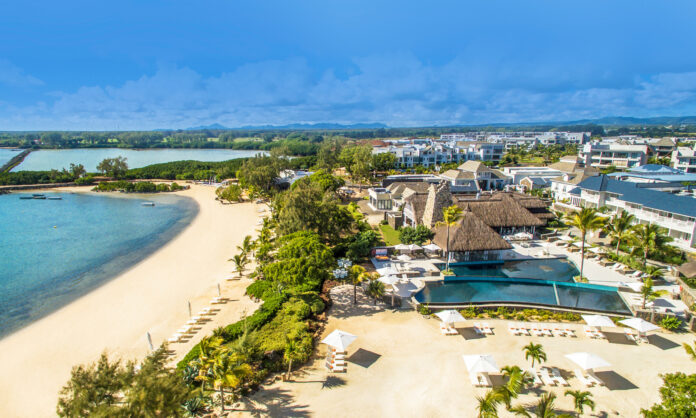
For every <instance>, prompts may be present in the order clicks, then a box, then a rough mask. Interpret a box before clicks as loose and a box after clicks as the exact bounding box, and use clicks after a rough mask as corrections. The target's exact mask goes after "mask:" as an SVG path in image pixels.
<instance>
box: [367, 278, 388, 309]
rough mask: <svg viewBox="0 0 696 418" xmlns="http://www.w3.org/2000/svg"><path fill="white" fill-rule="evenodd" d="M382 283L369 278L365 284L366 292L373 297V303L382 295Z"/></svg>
mask: <svg viewBox="0 0 696 418" xmlns="http://www.w3.org/2000/svg"><path fill="white" fill-rule="evenodd" d="M384 293H385V292H384V283H382V282H380V281H379V280H370V282H369V283H368V284H367V294H368V295H370V297H372V299H374V302H375V305H376V304H377V300H378V299H380V298H382V297H383V296H384Z"/></svg>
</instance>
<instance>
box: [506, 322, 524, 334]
mask: <svg viewBox="0 0 696 418" xmlns="http://www.w3.org/2000/svg"><path fill="white" fill-rule="evenodd" d="M508 331H509V332H510V334H512V335H522V330H521V329H519V328H518V327H517V325H515V324H514V323H512V322H508Z"/></svg>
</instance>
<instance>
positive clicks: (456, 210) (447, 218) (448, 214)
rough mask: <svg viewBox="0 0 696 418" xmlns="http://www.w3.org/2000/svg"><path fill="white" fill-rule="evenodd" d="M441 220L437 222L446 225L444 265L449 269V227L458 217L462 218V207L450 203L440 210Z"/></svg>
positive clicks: (454, 223)
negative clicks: (445, 257)
mask: <svg viewBox="0 0 696 418" xmlns="http://www.w3.org/2000/svg"><path fill="white" fill-rule="evenodd" d="M442 218H443V220H442V222H439V223H438V224H440V225H447V248H446V250H445V252H446V253H447V262H446V266H445V270H449V262H450V251H449V247H450V227H452V226H454V225H456V224H457V222H459V220H460V219H462V208H460V207H459V206H457V205H452V206H450V207H447V208H445V209H444V211H443V212H442Z"/></svg>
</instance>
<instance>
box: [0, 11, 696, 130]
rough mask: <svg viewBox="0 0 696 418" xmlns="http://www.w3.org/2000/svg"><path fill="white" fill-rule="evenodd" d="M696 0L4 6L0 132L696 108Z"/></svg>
mask: <svg viewBox="0 0 696 418" xmlns="http://www.w3.org/2000/svg"><path fill="white" fill-rule="evenodd" d="M695 12H696V3H694V2H693V1H669V2H657V1H643V0H632V1H619V0H612V1H606V0H603V1H591V0H585V1H570V0H552V1H537V0H526V1H520V0H509V1H503V0H459V1H447V0H434V1H430V2H422V1H418V2H415V1H414V2H411V1H404V0H402V1H374V0H372V1H362V0H351V1H332V0H323V1H287V0H285V1H272V0H264V1H258V0H257V1H234V0H225V1H215V0H211V1H205V0H201V1H196V2H194V1H177V0H166V1H159V0H139V1H128V0H123V1H119V2H108V3H107V2H99V1H93V0H92V1H72V0H65V1H62V2H55V1H33V2H12V3H11V4H10V5H6V4H5V5H3V6H0V130H47V129H68V130H83V129H86V130H114V129H157V128H186V127H189V126H198V125H207V124H211V123H220V124H223V125H225V126H230V127H238V126H244V125H265V124H274V125H280V124H287V123H316V122H339V123H358V122H383V123H386V124H388V125H390V126H424V125H451V124H479V123H495V122H519V121H549V120H577V119H583V118H594V117H602V116H658V115H659V116H662V115H675V116H676V115H694V114H696V55H695V54H693V45H694V41H696V34H695V33H696V32H694V30H693V21H694V18H695V17H696V13H695Z"/></svg>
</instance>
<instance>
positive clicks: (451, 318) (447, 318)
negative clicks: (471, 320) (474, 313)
mask: <svg viewBox="0 0 696 418" xmlns="http://www.w3.org/2000/svg"><path fill="white" fill-rule="evenodd" d="M435 315H437V317H438V318H440V319H441V320H442V322H444V323H445V324H452V323H455V322H464V321H466V319H464V317H463V316H462V314H460V313H459V312H458V311H455V310H454V309H448V310H446V311H440V312H438V313H436V314H435Z"/></svg>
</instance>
